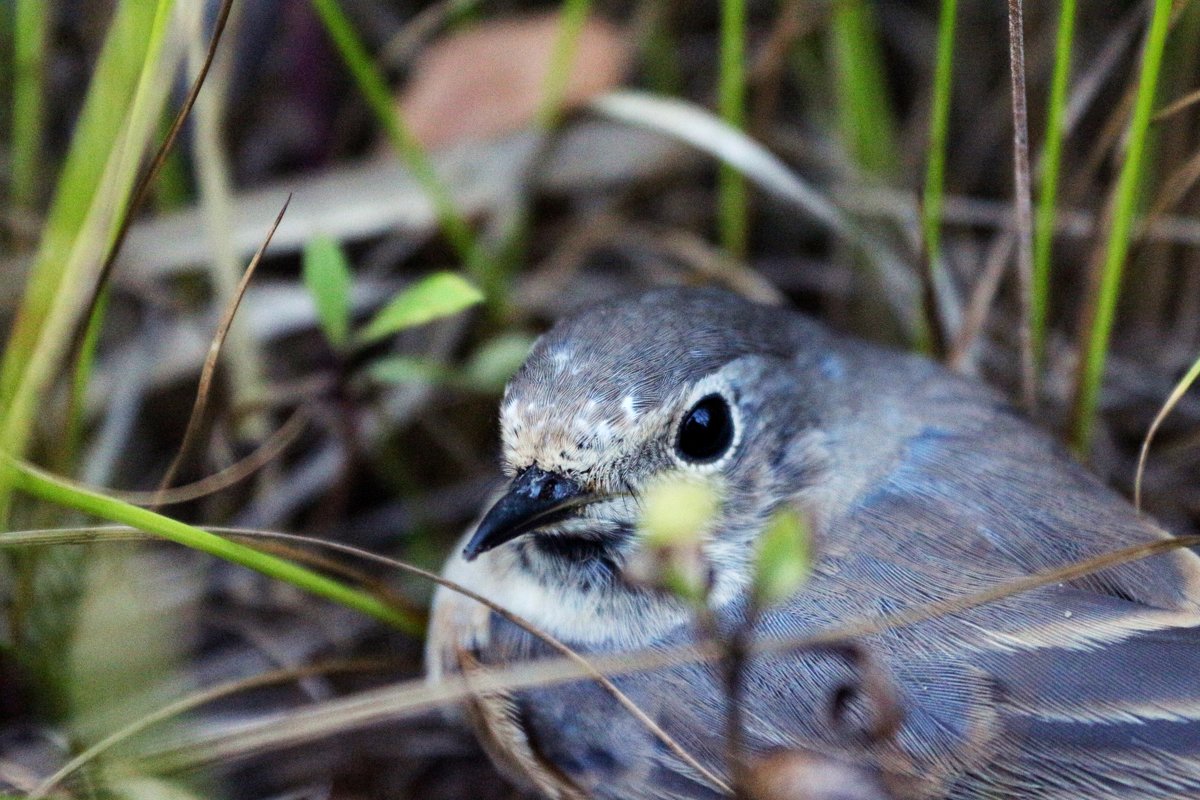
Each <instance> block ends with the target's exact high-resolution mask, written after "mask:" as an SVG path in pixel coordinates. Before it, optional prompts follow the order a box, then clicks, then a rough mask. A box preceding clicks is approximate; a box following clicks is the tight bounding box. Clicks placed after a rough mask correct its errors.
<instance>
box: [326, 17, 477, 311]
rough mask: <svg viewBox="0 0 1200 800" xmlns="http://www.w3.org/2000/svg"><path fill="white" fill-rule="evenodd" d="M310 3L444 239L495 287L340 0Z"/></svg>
mask: <svg viewBox="0 0 1200 800" xmlns="http://www.w3.org/2000/svg"><path fill="white" fill-rule="evenodd" d="M312 6H313V9H315V10H316V12H317V15H318V16H319V17H320V18H321V22H322V23H323V24H324V26H325V30H326V31H327V32H328V33H329V36H330V38H331V39H332V40H333V43H334V46H335V47H337V50H338V52H339V53H340V54H341V56H342V60H343V61H344V62H345V63H346V66H347V67H348V68H349V70H350V74H351V75H352V76H353V77H354V81H355V83H356V84H357V85H358V89H359V91H360V92H362V95H363V98H364V99H365V100H366V101H367V105H368V106H370V108H371V111H372V112H373V113H374V114H375V117H376V119H378V120H379V124H380V125H382V126H383V130H384V133H385V134H386V135H387V137H388V140H389V141H390V142H391V143H392V146H393V147H394V148H395V149H396V152H397V153H398V154H399V156H400V158H401V159H402V160H403V161H404V163H405V165H406V166H407V167H408V168H409V169H410V170H412V173H413V176H414V177H415V178H416V179H417V181H418V182H419V183H420V184H421V188H422V189H424V190H425V193H426V194H427V195H428V196H429V199H430V201H431V202H432V203H433V207H434V213H435V214H436V215H437V218H438V223H439V225H440V226H441V229H442V232H443V233H444V234H445V235H446V239H447V240H448V241H449V242H450V245H451V246H452V247H453V248H454V250H455V252H457V253H458V256H459V258H461V259H462V260H463V263H464V264H465V265H466V267H467V269H468V270H469V271H470V272H471V273H472V274H474V275H475V276H476V278H477V279H478V280H479V281H480V283H481V284H483V285H484V287H485V288H487V289H490V290H494V291H498V287H497V285H496V281H497V280H498V276H496V275H494V274H492V273H493V270H492V269H491V266H490V263H489V259H488V258H487V257H486V254H485V253H484V251H483V249H482V247H481V246H480V245H479V242H478V241H477V239H476V237H475V233H474V232H473V231H472V230H471V226H470V225H468V224H467V221H466V219H465V218H464V217H463V215H462V214H461V213H460V212H459V210H458V208H457V207H456V206H455V205H454V200H453V198H451V197H450V192H449V191H448V190H447V189H446V187H445V185H444V184H443V183H442V181H441V179H440V178H439V177H438V175H437V172H436V171H435V170H434V168H433V163H432V162H431V161H430V160H429V156H428V155H427V154H426V153H425V150H424V149H423V148H422V147H421V145H420V144H419V143H418V142H417V140H416V138H414V137H413V135H412V132H411V131H410V130H409V129H408V126H407V125H406V124H405V123H404V120H403V119H402V118H401V116H400V113H399V111H398V110H397V108H396V102H395V100H394V99H393V97H392V94H391V91H390V90H389V89H388V85H387V82H386V81H385V80H384V78H383V76H382V75H381V74H380V72H379V70H378V69H377V68H376V66H375V64H374V62H373V61H372V60H371V56H370V55H369V54H368V53H367V49H366V47H364V46H363V43H362V42H361V41H360V40H359V38H358V34H357V33H355V31H354V27H353V26H352V25H351V24H350V20H349V19H348V18H347V17H346V14H345V13H344V12H343V11H342V9H341V6H340V5H339V4H338V2H337V0H312ZM490 294H491V292H490V291H489V295H490Z"/></svg>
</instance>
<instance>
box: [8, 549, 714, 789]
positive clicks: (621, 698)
mask: <svg viewBox="0 0 1200 800" xmlns="http://www.w3.org/2000/svg"><path fill="white" fill-rule="evenodd" d="M58 530H59V531H69V530H75V531H78V532H80V533H85V532H86V533H90V534H91V535H89V536H85V537H83V538H81V539H78V540H65V541H62V542H61V543H63V544H67V543H83V542H92V541H97V540H104V539H106V538H113V539H116V538H133V539H141V538H144V537H143V535H140V534H137V533H136V532H135V529H133V528H125V527H124V526H113V527H101V528H96V527H88V528H77V529H66V528H64V529H58ZM209 530H210V531H212V532H214V533H220V534H224V535H227V536H231V537H238V538H245V539H273V540H278V541H285V542H296V543H299V544H306V545H312V546H317V547H323V548H326V549H329V550H334V551H336V552H340V553H345V554H347V555H352V556H355V557H356V558H361V559H364V560H367V561H374V562H376V563H379V564H383V565H385V566H388V567H391V568H393V569H397V570H400V571H402V572H407V573H409V574H410V575H415V576H417V577H419V578H423V579H425V580H428V581H431V582H433V583H436V584H437V585H439V586H444V587H445V588H447V589H449V590H450V591H453V592H456V593H458V594H460V595H462V596H464V597H467V598H469V599H471V600H474V601H475V602H477V603H480V604H482V605H484V606H486V607H487V608H488V609H490V610H491V611H493V612H495V613H496V614H498V615H499V616H500V617H502V618H503V619H505V620H506V621H508V622H511V623H512V624H513V625H516V626H517V627H519V628H521V629H522V630H524V631H525V632H526V633H528V634H530V635H531V636H534V637H536V638H538V639H540V640H541V641H543V642H545V643H546V644H547V645H549V646H550V647H552V648H553V649H554V650H556V651H557V652H558V653H560V654H561V655H562V656H564V657H565V658H566V659H567V660H569V661H570V662H571V663H573V664H574V665H575V666H576V668H577V669H579V670H581V673H580V677H585V678H591V679H592V680H595V681H596V682H597V683H598V684H599V685H600V686H601V687H603V688H604V689H605V690H606V691H607V692H609V694H611V695H612V697H613V698H614V699H615V700H616V701H617V702H618V703H620V704H621V706H622V707H623V708H625V710H626V711H628V712H629V713H630V714H632V715H633V716H634V718H635V719H637V720H638V721H639V722H640V723H641V724H642V725H644V726H645V727H646V729H647V730H649V731H650V732H651V733H652V734H653V735H654V736H655V737H656V738H658V739H659V741H661V742H662V743H663V744H664V745H665V746H666V747H667V748H668V749H669V750H670V751H671V752H672V753H674V754H675V755H676V756H677V757H679V759H680V760H681V761H683V762H684V763H685V764H687V765H688V766H689V767H691V768H692V769H694V770H696V772H697V773H698V774H699V775H702V776H703V777H704V778H705V779H706V780H708V781H709V782H711V783H712V785H713V786H715V787H717V788H718V789H720V790H721V791H722V792H725V793H726V794H730V793H731V789H730V787H729V784H728V783H726V782H725V781H724V780H722V779H721V777H720V776H718V775H716V774H715V773H713V772H712V771H711V770H709V769H708V768H706V767H705V766H704V765H703V764H701V763H700V762H699V761H698V760H697V759H696V758H695V757H694V756H692V755H691V754H690V753H688V752H687V750H685V749H684V748H683V746H682V745H680V744H679V743H678V742H677V741H676V740H675V739H674V738H673V737H672V736H671V735H670V734H669V733H667V732H666V731H665V730H663V728H662V727H661V726H660V725H659V724H658V723H656V722H655V721H654V720H653V719H651V718H650V716H649V715H647V714H646V712H645V711H643V710H642V709H641V708H640V707H639V706H638V705H637V704H636V703H634V702H633V700H632V699H630V697H629V696H628V695H626V694H625V693H624V692H622V691H621V690H620V689H619V688H618V687H617V686H616V684H614V683H613V682H612V680H610V679H609V678H608V677H607V676H606V675H605V674H604V673H603V672H601V671H600V670H598V669H596V668H595V667H594V666H593V665H592V663H591V662H590V661H589V660H588V659H587V658H585V657H584V656H582V655H581V654H580V653H578V652H576V651H575V650H574V649H572V648H571V647H570V646H569V645H567V644H565V643H564V642H562V641H561V640H559V639H558V638H556V637H555V636H553V635H552V634H550V633H548V632H546V631H544V630H542V629H541V628H539V627H538V626H537V625H535V624H533V623H532V622H530V621H528V620H526V619H525V618H524V617H521V616H520V615H518V614H515V613H513V612H512V611H509V610H508V609H506V608H504V607H503V606H501V605H499V604H497V603H495V602H493V601H491V600H489V599H488V598H486V597H484V596H483V595H481V594H479V593H477V592H475V591H472V590H471V589H468V588H467V587H465V586H463V585H461V584H459V583H455V582H454V581H451V580H448V579H447V578H443V577H442V576H440V575H438V574H436V573H433V572H430V571H428V570H424V569H421V568H420V567H416V566H413V565H411V564H407V563H405V562H403V561H400V560H398V559H394V558H389V557H387V556H384V555H380V554H378V553H372V552H370V551H368V550H363V549H361V548H358V547H354V546H353V545H348V544H344V543H342V542H335V541H329V540H325V539H316V538H313V537H311V536H301V535H299V534H291V533H279V532H276V531H261V530H252V529H247V528H221V527H214V528H209ZM108 532H112V533H115V534H116V536H113V537H106V536H104V534H105V533H108ZM50 533H52V532H51V531H17V532H13V533H11V534H6V535H5V536H4V537H3V538H0V547H3V546H5V545H8V546H29V545H36V544H49V543H50V542H51V541H52V540H51V539H49V538H47V535H48V534H50ZM35 534H43V535H42V536H37V535H35ZM96 534H99V535H96ZM127 534H133V535H127ZM459 699H465V697H464V698H459Z"/></svg>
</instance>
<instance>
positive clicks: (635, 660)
mask: <svg viewBox="0 0 1200 800" xmlns="http://www.w3.org/2000/svg"><path fill="white" fill-rule="evenodd" d="M2 542H3V539H0V543H2ZM1198 545H1200V536H1189V537H1180V538H1176V539H1163V540H1157V541H1154V542H1149V543H1146V544H1140V545H1134V546H1132V547H1128V548H1124V549H1122V550H1117V551H1114V552H1111V553H1106V554H1104V555H1101V556H1098V557H1096V558H1091V559H1087V560H1085V561H1081V562H1078V563H1075V564H1071V565H1069V566H1066V567H1063V568H1060V569H1056V570H1050V571H1048V572H1042V573H1039V574H1036V575H1031V576H1029V577H1027V578H1022V579H1018V580H1015V581H1010V582H1008V583H1005V584H1003V585H1001V586H997V587H995V588H992V589H989V590H986V591H983V592H979V593H976V594H971V595H966V596H962V597H957V598H951V599H949V600H943V601H938V602H935V603H928V604H923V605H920V606H915V607H913V608H911V609H908V610H906V611H902V612H898V613H893V614H886V615H882V616H877V617H870V618H863V619H859V620H856V621H853V622H850V623H847V624H844V625H839V626H835V627H833V628H829V629H826V630H824V631H821V632H818V633H816V634H813V635H809V636H800V637H786V638H781V639H775V640H769V641H763V640H760V641H759V642H756V643H755V644H754V646H753V647H752V652H753V653H779V652H789V651H795V650H798V649H817V648H827V647H829V646H831V645H839V646H840V645H843V644H844V643H845V642H846V641H847V640H848V639H854V638H858V637H862V636H871V635H877V634H880V633H883V632H884V631H888V630H893V629H896V628H900V627H907V626H910V625H913V624H916V623H919V622H925V621H928V620H932V619H938V618H941V617H945V616H947V615H951V614H957V613H961V612H964V611H968V610H971V609H973V608H977V607H979V606H982V605H986V604H988V603H993V602H996V601H997V600H1002V599H1005V598H1008V597H1011V596H1013V595H1016V594H1020V593H1022V592H1026V591H1031V590H1034V589H1038V588H1042V587H1045V586H1052V585H1054V584H1056V583H1062V582H1064V581H1073V580H1078V579H1079V578H1082V577H1084V576H1086V575H1090V574H1092V573H1094V572H1098V571H1101V570H1104V569H1108V568H1111V567H1115V566H1118V565H1120V564H1125V563H1128V562H1131V561H1136V560H1139V559H1142V558H1147V557H1150V556H1154V555H1159V554H1161V553H1165V552H1168V551H1170V550H1174V549H1178V548H1183V547H1196V546H1198ZM720 657H721V649H720V647H719V646H717V645H716V644H715V643H713V642H708V641H704V642H697V643H694V644H687V645H679V646H673V647H668V648H662V649H648V650H636V651H633V652H626V653H614V654H609V655H602V656H597V657H594V658H592V659H591V661H590V665H591V669H595V670H597V671H599V672H600V673H602V674H604V675H608V676H614V675H625V674H631V673H638V672H648V671H653V670H657V669H665V668H670V667H674V666H678V665H680V664H687V663H700V662H712V661H715V660H716V659H718V658H720ZM590 676H591V672H590V670H589V669H584V668H583V667H581V666H580V665H579V664H577V663H573V662H572V661H569V660H567V659H560V658H552V659H541V660H538V661H534V662H526V663H522V664H517V665H512V666H506V667H499V668H490V669H487V670H481V671H480V672H479V673H478V674H477V675H475V676H473V677H472V680H471V685H470V686H468V685H467V683H466V682H465V681H464V680H463V679H461V678H454V677H449V678H447V679H446V680H444V681H443V682H440V683H437V684H429V683H427V682H425V681H420V680H417V681H409V682H407V683H403V684H398V685H393V686H390V687H387V688H384V689H380V690H375V691H367V692H362V693H360V694H358V695H356V696H354V697H349V698H342V699H339V700H335V701H330V702H328V703H325V704H323V706H322V707H320V708H315V709H306V710H304V711H300V712H297V713H295V714H291V715H289V716H288V717H287V718H286V719H285V720H281V719H279V718H277V717H276V718H272V719H269V720H262V721H256V722H251V723H246V724H243V725H239V726H238V727H237V728H235V729H232V730H217V731H214V732H212V733H209V734H206V735H200V736H195V737H192V738H190V739H187V740H186V741H184V742H182V743H180V744H178V745H176V746H173V747H171V748H169V749H166V750H160V751H159V752H158V753H156V754H153V755H152V756H151V758H155V759H162V758H164V757H165V758H166V759H168V760H169V762H170V763H169V765H170V766H172V767H174V768H179V767H182V766H192V765H197V764H201V763H206V762H209V761H213V760H221V759H227V758H232V757H235V756H237V755H243V754H245V753H247V752H251V751H261V750H264V749H267V748H271V747H278V746H283V745H291V744H297V743H300V742H303V741H310V740H313V739H315V738H319V737H321V736H325V735H328V734H329V733H330V732H331V731H332V730H333V729H336V730H339V731H341V730H346V729H348V728H349V727H350V726H362V725H367V724H372V723H375V722H382V721H385V720H394V719H397V718H399V717H402V716H405V715H409V714H413V713H419V712H423V711H426V710H430V709H433V708H436V707H438V706H442V705H445V704H449V703H455V702H461V701H463V700H465V699H469V698H470V697H471V696H472V695H473V694H476V693H478V692H480V691H482V692H485V693H489V692H502V691H518V690H522V689H531V688H535V687H544V686H550V685H555V684H561V683H568V682H571V681H576V680H579V679H582V678H588V677H590Z"/></svg>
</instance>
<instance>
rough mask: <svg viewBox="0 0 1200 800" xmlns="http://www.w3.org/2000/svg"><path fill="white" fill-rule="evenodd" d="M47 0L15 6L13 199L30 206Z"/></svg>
mask: <svg viewBox="0 0 1200 800" xmlns="http://www.w3.org/2000/svg"><path fill="white" fill-rule="evenodd" d="M50 5H51V4H50V3H49V2H47V0H16V3H15V5H14V8H13V40H12V54H13V90H12V91H13V101H12V151H11V154H12V183H11V186H12V201H13V205H14V206H17V207H20V208H30V207H32V206H33V205H34V203H35V202H36V200H37V180H38V176H39V174H40V173H39V169H38V164H39V159H38V156H39V154H40V150H41V142H42V119H43V116H42V78H43V70H44V67H45V64H44V57H45V52H46V27H47V20H46V18H47V16H48V15H49V13H50V8H49V6H50Z"/></svg>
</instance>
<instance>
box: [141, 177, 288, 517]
mask: <svg viewBox="0 0 1200 800" xmlns="http://www.w3.org/2000/svg"><path fill="white" fill-rule="evenodd" d="M291 202H292V196H291V195H290V194H289V195H288V196H287V199H286V200H285V201H284V202H283V207H282V208H280V209H279V214H278V215H277V216H276V217H275V222H274V223H273V224H272V225H271V230H269V231H268V232H267V237H266V238H265V239H263V242H262V244H261V245H259V246H258V251H257V252H256V253H255V254H254V257H253V258H251V259H250V264H249V265H248V266H247V267H246V271H245V272H244V273H242V279H241V280H240V281H239V282H238V285H237V290H236V291H235V292H234V295H233V297H231V298H230V299H229V305H228V307H227V308H226V309H225V313H224V314H223V315H222V316H221V321H220V322H219V323H218V324H217V330H216V333H215V334H214V335H213V340H212V343H211V344H210V345H209V347H208V355H206V356H205V358H204V366H203V368H202V369H201V370H200V383H199V385H198V386H197V387H196V400H195V403H194V404H193V405H192V414H191V416H190V417H189V418H188V424H187V428H186V429H185V430H184V433H183V441H182V442H181V443H180V445H179V452H178V453H176V454H175V458H174V459H173V460H172V461H171V465H170V466H169V467H168V468H167V471H166V474H164V475H163V478H162V482H161V483H160V484H159V486H158V489H159V492H165V491H166V490H167V489H169V488H170V486H171V482H172V481H173V480H175V473H176V472H178V471H179V466H180V464H182V463H183V460H184V459H185V458H186V457H187V455H188V453H189V452H190V451H191V448H192V445H193V443H194V442H195V439H196V435H197V434H198V433H199V431H200V425H201V423H202V422H203V421H204V412H205V410H206V409H207V407H208V396H209V392H210V391H211V389H212V381H213V375H214V374H215V372H216V368H217V358H218V356H220V355H221V345H222V344H223V343H224V342H225V337H226V336H227V335H228V334H229V328H230V326H231V325H233V318H234V316H235V315H236V314H237V310H238V306H240V305H241V303H242V297H244V296H245V294H246V288H247V287H248V286H249V285H250V279H251V278H252V277H254V271H255V269H257V267H258V264H259V262H260V261H262V257H263V253H265V252H266V250H267V247H268V246H269V245H270V244H271V238H272V237H273V236H274V235H275V231H276V230H278V229H279V223H280V222H282V221H283V215H284V214H285V213H286V212H287V208H288V204H289V203H291ZM161 504H162V503H161V500H159V501H155V502H154V503H152V507H157V506H159V505H161Z"/></svg>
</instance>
